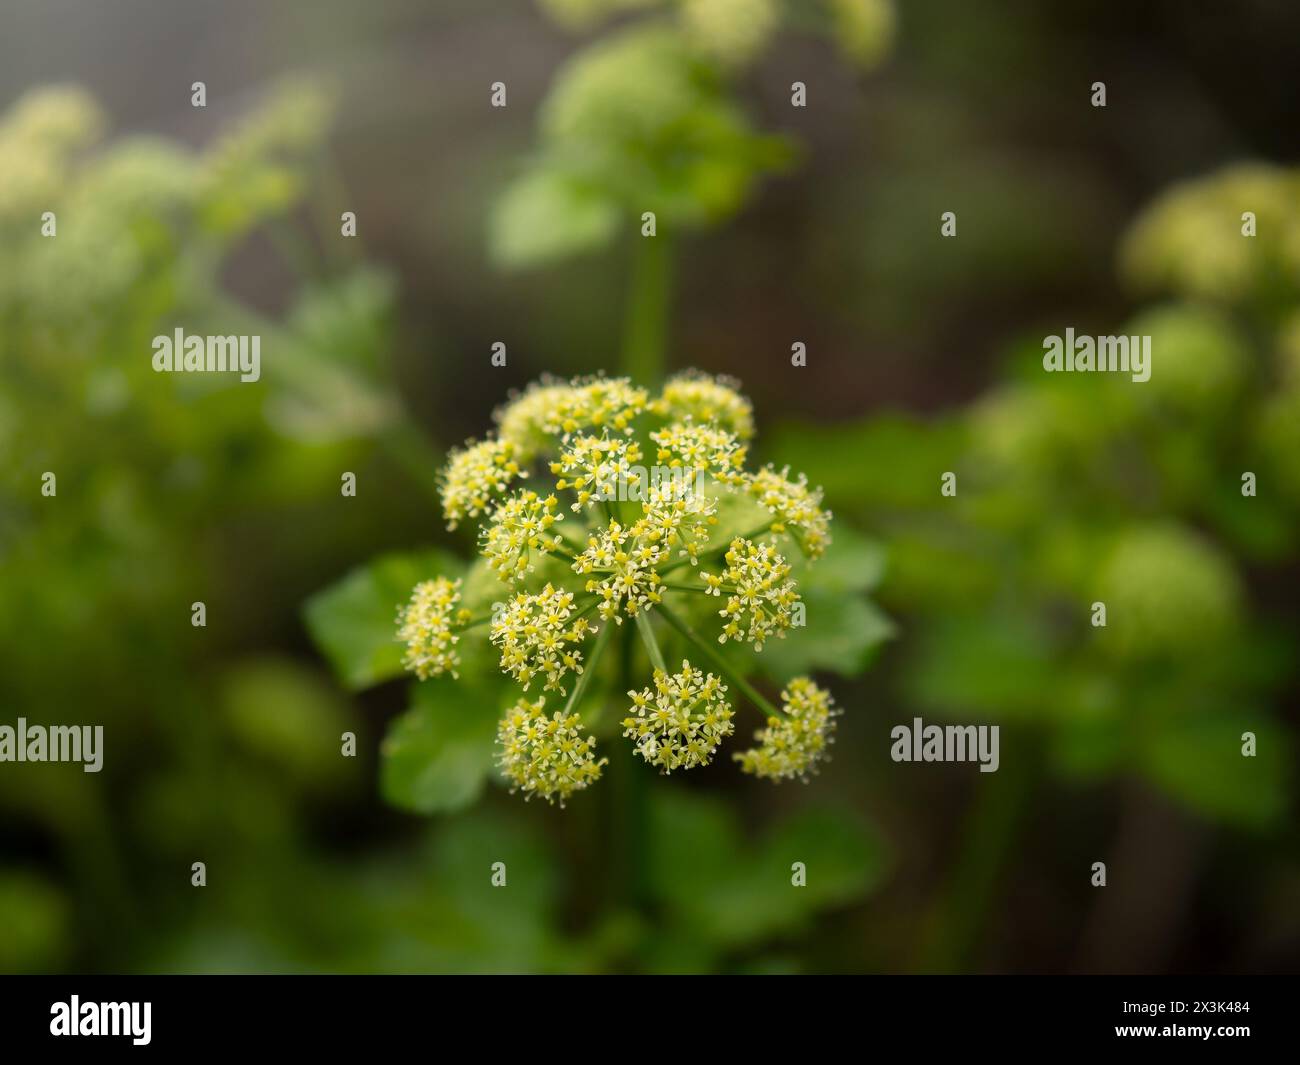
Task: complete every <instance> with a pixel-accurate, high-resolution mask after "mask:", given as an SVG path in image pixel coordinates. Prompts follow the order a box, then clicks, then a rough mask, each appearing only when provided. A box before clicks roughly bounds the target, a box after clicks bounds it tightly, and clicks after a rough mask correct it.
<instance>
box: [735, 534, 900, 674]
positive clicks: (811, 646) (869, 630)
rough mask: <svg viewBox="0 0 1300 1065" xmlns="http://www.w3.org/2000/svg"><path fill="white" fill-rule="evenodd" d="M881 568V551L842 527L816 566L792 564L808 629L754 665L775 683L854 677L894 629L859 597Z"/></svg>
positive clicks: (774, 643)
mask: <svg viewBox="0 0 1300 1065" xmlns="http://www.w3.org/2000/svg"><path fill="white" fill-rule="evenodd" d="M884 568H885V553H884V550H883V549H882V548H881V546H880V545H879V544H877V543H875V542H873V541H871V540H869V539H867V538H866V537H865V536H863V535H861V534H860V533H858V532H856V531H855V530H853V529H851V528H849V527H848V526H846V525H844V524H843V523H842V522H841V523H839V524H838V525H836V526H835V529H834V539H833V540H832V542H831V545H830V547H829V548H827V550H826V554H825V555H824V556H823V557H822V558H820V559H818V560H817V561H816V562H811V563H807V562H798V561H796V565H795V569H794V575H795V579H796V580H797V581H798V584H799V593H800V595H801V596H802V597H803V602H804V608H805V621H806V624H804V625H801V626H798V627H797V628H792V629H789V630H788V631H787V632H786V636H785V639H780V640H771V641H769V642H768V643H766V644H764V646H763V650H762V651H761V652H759V653H758V662H759V663H760V664H761V665H762V667H763V669H764V670H765V671H766V672H767V673H768V674H769V675H770V676H771V677H773V678H774V679H776V680H781V681H784V680H788V679H789V678H790V677H791V676H794V675H796V674H800V673H809V672H812V671H813V670H816V669H825V670H830V671H831V672H833V673H838V674H839V675H840V676H844V677H853V676H857V675H858V674H859V673H861V672H862V671H863V670H864V669H866V668H867V666H869V665H870V664H871V661H872V659H873V658H874V657H875V653H876V651H877V650H878V649H879V647H880V645H881V644H882V643H883V642H884V641H885V640H888V639H889V638H890V637H892V636H893V635H894V631H895V630H894V624H893V622H892V621H890V620H889V618H888V617H886V616H885V614H884V613H883V612H882V611H881V610H880V608H879V607H877V606H876V605H875V604H874V603H872V602H871V601H870V600H869V599H866V598H865V597H864V595H863V594H862V593H864V592H867V591H869V590H870V589H872V588H874V587H875V586H876V585H877V584H879V583H880V578H881V575H882V574H883V573H884Z"/></svg>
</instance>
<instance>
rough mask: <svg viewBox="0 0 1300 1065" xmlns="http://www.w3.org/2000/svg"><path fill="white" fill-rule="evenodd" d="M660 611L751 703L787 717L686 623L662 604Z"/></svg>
mask: <svg viewBox="0 0 1300 1065" xmlns="http://www.w3.org/2000/svg"><path fill="white" fill-rule="evenodd" d="M658 609H659V613H660V614H661V615H663V619H664V620H665V621H666V622H668V624H669V625H671V626H672V627H673V628H675V629H676V630H677V631H678V632H680V633H681V634H682V636H684V637H685V638H686V641H687V643H690V644H693V645H694V646H695V648H696V649H697V650H700V651H703V652H704V654H705V655H707V656H708V658H709V659H710V660H711V661H712V662H713V664H714V665H715V666H717V667H718V670H719V671H720V672H721V673H722V674H723V676H725V677H726V678H727V679H728V680H729V681H731V683H732V684H734V685H735V686H736V687H737V688H739V689H740V690H741V691H742V692H744V693H745V696H746V698H748V699H749V701H750V702H751V703H753V704H754V705H755V706H756V707H758V708H759V709H760V710H762V711H763V713H765V714H766V715H767V716H768V717H780V718H783V717H785V714H783V713H781V711H780V710H778V709H777V708H776V707H775V706H773V705H772V702H771V700H769V699H766V698H764V697H763V696H762V695H760V694H759V692H758V690H757V689H756V688H755V687H754V686H753V685H752V684H750V683H749V682H748V681H747V680H745V678H744V677H742V676H740V674H738V673H736V672H735V671H734V670H733V669H732V668H731V665H730V663H728V662H727V660H726V659H725V658H723V657H722V655H720V654H719V653H718V652H717V651H716V650H715V649H714V648H712V647H710V646H709V645H708V644H707V643H706V642H705V641H704V640H703V639H701V638H700V637H699V636H697V635H696V634H695V630H693V629H692V628H691V627H690V626H689V625H687V624H686V622H685V621H683V620H682V619H681V618H679V617H678V616H677V615H676V614H674V613H673V612H672V611H671V610H669V609H668V608H667V607H666V606H664V605H663V604H662V603H661V604H660V605H659V608H658Z"/></svg>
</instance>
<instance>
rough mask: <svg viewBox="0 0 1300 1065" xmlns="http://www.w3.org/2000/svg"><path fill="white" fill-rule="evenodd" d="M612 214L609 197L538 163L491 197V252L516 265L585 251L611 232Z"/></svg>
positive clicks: (605, 239) (614, 223) (614, 214)
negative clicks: (588, 190)
mask: <svg viewBox="0 0 1300 1065" xmlns="http://www.w3.org/2000/svg"><path fill="white" fill-rule="evenodd" d="M618 215H619V212H618V208H617V207H616V206H615V205H614V204H612V203H611V202H610V201H609V200H606V199H602V198H601V197H600V196H598V195H594V194H591V193H585V192H583V190H582V189H581V188H580V187H579V186H578V184H577V183H576V182H574V181H571V180H569V179H567V178H566V177H565V176H564V175H563V174H560V173H558V172H556V171H554V170H551V169H544V168H540V167H539V168H538V169H536V170H534V171H532V172H531V173H527V174H525V175H523V176H522V177H521V178H519V180H517V181H516V182H515V183H514V184H513V185H511V186H510V187H509V188H508V189H507V190H506V192H505V193H504V194H503V195H502V197H501V199H500V200H499V201H498V202H497V204H496V207H495V209H494V211H493V215H492V233H491V238H490V239H491V245H492V256H493V258H495V259H496V261H497V262H499V263H501V264H502V265H503V266H508V267H510V266H513V267H519V266H534V265H536V264H538V263H542V262H546V261H548V260H551V259H560V258H563V257H565V256H568V255H573V254H575V253H577V252H583V251H589V250H591V249H593V248H598V247H600V246H602V245H604V244H606V243H607V242H608V241H609V240H610V239H611V238H612V237H613V236H614V232H615V230H616V228H617V225H618Z"/></svg>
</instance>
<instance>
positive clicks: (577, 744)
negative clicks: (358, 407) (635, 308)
mask: <svg viewBox="0 0 1300 1065" xmlns="http://www.w3.org/2000/svg"><path fill="white" fill-rule="evenodd" d="M496 421H497V425H498V431H497V433H496V435H494V436H490V437H488V438H487V439H485V440H481V441H478V442H470V443H469V444H467V445H466V446H465V447H464V448H463V449H461V450H458V451H454V452H453V453H452V454H451V456H450V457H449V459H448V461H447V464H446V467H445V469H444V470H443V472H442V474H441V476H440V478H439V487H440V490H441V494H442V501H443V513H444V517H445V519H446V522H447V526H448V528H449V529H455V528H456V527H458V525H460V523H461V522H462V521H464V520H466V519H471V518H472V519H478V520H479V521H480V527H479V535H478V547H479V553H480V555H481V556H482V558H483V559H484V561H485V564H486V567H487V569H488V570H490V571H491V573H493V574H495V576H496V577H497V578H498V579H499V580H500V582H501V583H502V585H504V586H505V587H507V588H508V589H509V590H510V596H509V598H508V599H507V600H506V601H505V602H504V603H497V604H496V605H495V606H494V608H493V611H492V614H491V616H490V617H475V616H474V614H473V612H472V611H471V610H470V609H468V608H467V607H465V606H463V605H462V601H461V596H462V586H461V582H460V581H451V580H448V579H447V578H446V577H433V578H432V579H429V580H425V581H422V582H421V583H419V584H418V585H416V587H415V589H414V591H413V593H412V596H411V599H410V601H409V603H407V604H405V605H403V606H401V607H400V608H399V613H398V630H397V638H398V639H399V640H400V641H401V642H402V643H404V644H405V645H406V654H405V657H404V659H403V664H404V666H405V667H406V669H408V670H409V671H411V672H414V673H415V674H416V676H417V677H419V678H420V680H430V679H432V678H440V677H443V676H444V675H446V674H450V675H451V677H452V678H453V679H455V678H456V676H457V668H458V667H459V665H460V657H459V653H458V651H459V649H458V646H457V645H458V643H459V641H460V640H461V638H462V634H463V633H466V632H467V630H470V629H473V628H475V627H476V626H478V625H481V624H482V623H484V622H485V621H486V622H488V628H487V640H488V642H489V644H490V645H491V647H492V648H493V650H494V651H495V652H496V654H497V655H498V656H499V660H498V666H499V668H500V670H501V672H502V673H504V674H506V675H508V676H510V677H511V678H512V679H513V680H514V681H515V682H516V683H518V684H519V686H520V688H521V689H522V691H523V692H528V691H529V690H530V689H531V688H532V685H533V684H534V683H535V682H536V683H538V684H540V687H541V688H542V691H543V692H544V693H550V692H554V693H557V695H556V696H554V697H558V698H564V699H565V703H564V706H563V708H562V709H554V708H552V709H549V711H548V708H547V705H546V699H547V696H546V695H545V694H544V695H542V696H541V697H539V698H537V699H536V701H529V699H528V698H524V697H521V698H520V699H519V700H518V702H516V703H515V705H514V706H513V707H512V708H511V709H510V710H509V711H508V712H507V713H506V715H505V717H504V718H503V719H502V721H501V724H500V727H499V729H498V737H497V738H498V745H499V748H500V751H499V757H498V764H499V766H500V768H501V770H502V772H503V774H504V776H505V778H506V780H507V781H508V782H509V784H510V785H511V786H512V788H513V789H514V790H516V791H522V792H523V793H524V796H525V798H531V797H532V796H534V795H537V796H540V797H541V798H544V799H546V800H547V801H548V802H559V803H560V804H561V805H563V803H564V802H565V800H567V799H568V798H569V797H570V796H571V795H572V794H573V793H574V792H577V791H581V790H583V789H585V788H587V787H588V786H589V785H591V784H593V783H595V782H596V781H597V780H599V779H600V776H601V768H602V766H604V765H605V764H606V760H605V759H604V758H600V757H598V755H597V751H596V744H597V741H596V739H595V738H594V737H593V736H590V735H586V734H585V726H584V724H583V718H582V717H581V716H580V713H579V709H580V703H581V702H582V701H583V699H584V696H586V695H587V694H588V688H589V686H590V682H591V677H592V674H593V672H594V671H595V670H596V669H597V667H598V665H599V661H600V659H601V657H602V653H603V651H604V649H605V646H606V644H607V643H608V641H609V638H610V636H611V633H612V632H613V631H614V630H615V629H617V628H619V627H620V626H622V625H623V624H624V622H625V621H630V622H631V628H633V629H634V630H635V632H636V634H637V638H639V639H640V640H641V642H642V643H643V645H644V647H645V651H646V657H647V658H648V659H649V662H650V665H651V667H652V675H651V676H650V677H649V678H647V679H648V681H649V683H648V684H647V685H646V686H645V687H643V688H641V689H639V690H637V689H633V690H631V691H629V692H628V693H627V697H628V699H629V700H630V704H628V705H627V706H626V708H625V711H624V713H623V714H622V716H621V718H620V720H621V726H622V733H623V736H624V737H625V738H627V739H629V740H631V742H632V744H633V747H634V750H635V753H636V754H637V756H639V757H640V758H642V759H643V760H644V761H646V762H647V763H649V764H650V765H653V766H655V767H656V768H658V769H659V770H660V771H661V772H663V773H670V772H672V771H673V770H684V769H693V768H696V767H700V766H706V765H709V764H710V763H711V762H712V761H713V759H714V757H715V756H716V754H717V752H718V750H719V748H720V746H721V744H722V743H723V741H724V740H726V739H727V738H728V737H730V736H731V735H732V734H733V733H734V732H735V725H734V723H733V718H734V717H735V715H736V709H735V707H734V705H733V701H732V700H733V698H734V696H733V694H732V693H733V692H738V693H740V694H742V695H743V696H744V697H745V698H746V699H747V700H748V701H749V702H750V703H752V704H753V706H754V708H755V709H756V710H757V711H758V712H759V713H760V714H761V715H762V718H763V719H764V720H765V722H766V726H765V727H763V728H760V729H758V730H757V732H756V739H757V741H758V746H757V747H755V748H754V749H753V750H749V751H744V752H741V753H739V754H736V755H734V758H735V760H736V761H738V762H739V763H740V766H741V768H742V769H743V770H744V771H745V772H747V773H752V774H754V775H756V776H761V777H766V778H769V779H772V780H782V779H787V778H790V777H801V778H803V777H807V775H808V774H809V773H811V772H815V771H816V769H817V767H818V765H819V764H820V762H822V761H823V760H824V759H825V756H826V751H827V748H828V747H829V744H830V742H831V738H832V733H833V731H834V727H835V717H836V711H835V709H834V704H833V701H832V699H831V697H830V694H829V693H828V692H826V691H824V690H822V689H820V688H818V687H817V686H816V685H815V684H814V683H813V682H812V680H810V679H809V678H808V677H796V678H794V679H793V680H791V681H790V683H789V685H788V686H787V687H786V690H785V691H784V692H783V693H782V696H781V703H782V707H781V708H778V707H777V706H776V705H774V704H773V703H772V702H771V701H769V700H768V699H767V698H765V697H764V696H763V695H762V694H761V693H760V692H758V691H757V690H756V689H755V688H754V687H753V686H752V685H750V684H749V683H748V682H747V681H746V680H745V678H744V676H743V675H741V673H742V672H743V670H742V669H741V668H739V667H737V666H736V665H735V664H734V662H733V660H732V659H729V658H727V657H725V656H724V655H722V654H721V653H720V651H719V649H718V645H721V644H727V643H733V644H735V643H739V644H750V645H752V648H753V650H754V651H755V652H761V651H762V650H763V647H764V645H765V644H766V643H767V642H769V641H771V640H773V639H783V638H784V637H785V635H786V632H787V631H788V630H789V629H790V628H791V626H792V625H793V624H794V623H795V622H794V618H795V614H796V611H797V610H800V609H801V607H802V604H801V599H800V594H799V587H798V580H797V579H796V577H795V576H794V572H795V571H794V569H793V567H792V566H791V564H790V563H789V562H788V561H787V559H788V558H789V557H790V556H791V554H792V552H799V553H801V554H802V555H803V556H804V557H805V558H806V559H808V560H809V561H810V562H811V561H813V560H816V559H817V558H819V557H820V556H821V555H822V554H823V553H824V551H825V549H826V547H827V545H828V544H829V543H830V521H831V515H830V513H829V512H828V511H826V510H825V509H824V508H823V506H822V498H821V491H820V490H819V489H814V488H811V487H809V485H808V483H807V480H806V479H805V478H803V477H799V478H797V479H796V478H793V477H792V476H791V474H790V472H789V470H788V469H783V470H779V471H778V470H777V469H776V468H775V467H772V466H768V467H766V468H763V469H759V470H757V471H750V470H747V469H746V466H745V461H746V457H747V444H746V441H747V440H748V439H749V438H750V437H751V436H752V435H753V409H752V406H751V405H750V403H749V401H748V400H747V399H746V398H745V397H744V395H742V394H741V392H740V391H739V388H738V386H737V385H736V383H735V382H733V381H730V380H728V379H724V378H711V377H707V376H705V375H702V374H698V373H689V374H683V375H680V376H678V377H675V378H673V379H671V380H670V381H668V382H667V384H665V385H664V387H663V390H662V392H660V393H659V394H658V395H657V396H652V395H651V393H650V392H649V391H648V390H646V389H644V388H641V387H638V386H637V385H634V384H633V383H632V382H631V381H630V380H629V379H626V378H613V379H611V378H605V377H592V378H579V379H576V380H574V381H570V382H557V381H554V380H545V381H542V382H540V383H537V384H535V385H533V386H532V387H530V388H529V389H528V390H526V391H525V392H523V393H522V394H521V395H518V396H516V397H515V398H514V399H513V400H512V401H511V402H510V403H509V404H507V405H506V406H505V407H504V408H502V409H501V410H499V411H498V412H497V414H496ZM650 456H653V460H654V465H652V466H651V467H650V468H649V469H648V470H647V469H646V467H645V466H643V465H642V463H643V462H644V461H646V459H647V457H650ZM728 523H730V525H736V527H737V531H739V530H740V528H741V527H742V525H743V529H744V531H743V533H740V534H739V535H733V534H731V533H730V532H726V533H724V532H722V531H721V530H725V529H728V528H729V524H728ZM709 616H715V617H717V618H718V619H719V621H718V622H717V623H716V630H715V631H713V632H712V633H709V634H708V635H700V634H699V633H698V632H697V631H696V629H695V628H694V627H693V620H692V619H693V618H699V617H709ZM656 618H659V619H661V620H662V621H663V622H664V623H665V624H666V625H667V626H668V627H669V629H670V630H672V632H673V633H675V638H676V639H678V640H680V642H681V643H683V644H684V645H685V647H686V651H687V655H688V656H689V657H685V658H682V659H681V660H680V668H674V669H670V668H669V667H668V665H667V663H666V660H665V658H664V654H663V651H662V650H661V648H660V643H659V640H660V635H659V634H657V633H656V624H655V619H656ZM664 635H668V634H667V633H665V634H664ZM710 636H711V637H712V639H710ZM589 641H592V646H591V647H590V649H588V648H587V646H586V645H587V644H588V642H589ZM692 658H695V659H696V660H697V662H698V661H699V660H701V659H703V660H707V662H706V664H707V666H708V669H711V670H714V671H713V672H710V671H708V670H707V669H705V668H701V667H700V665H699V664H696V663H693V662H692V661H691V659H692ZM444 683H445V681H444ZM633 683H635V680H633ZM570 689H571V690H570ZM554 697H553V698H554Z"/></svg>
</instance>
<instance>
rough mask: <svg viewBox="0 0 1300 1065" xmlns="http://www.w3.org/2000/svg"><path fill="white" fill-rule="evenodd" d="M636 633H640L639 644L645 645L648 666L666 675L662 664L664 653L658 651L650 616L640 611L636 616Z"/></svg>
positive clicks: (666, 668) (665, 668)
mask: <svg viewBox="0 0 1300 1065" xmlns="http://www.w3.org/2000/svg"><path fill="white" fill-rule="evenodd" d="M636 627H637V631H638V632H640V633H641V642H642V643H644V644H645V649H646V654H648V655H649V656H650V664H651V665H652V666H654V667H655V669H657V670H659V672H661V673H667V672H668V667H667V666H666V665H665V664H664V653H663V652H662V651H661V650H659V641H658V640H656V639H655V630H654V626H653V625H651V624H650V615H649V614H648V613H647V612H646V611H644V610H642V611H641V612H640V613H639V614H637V616H636Z"/></svg>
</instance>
